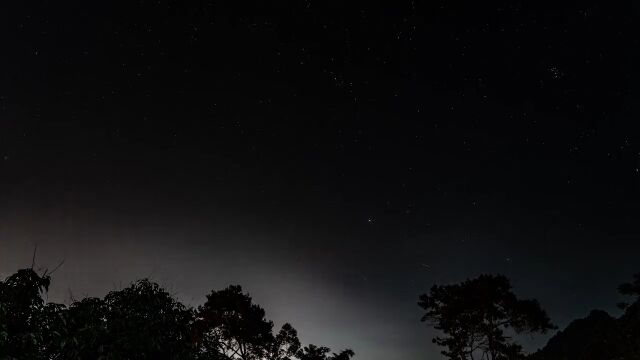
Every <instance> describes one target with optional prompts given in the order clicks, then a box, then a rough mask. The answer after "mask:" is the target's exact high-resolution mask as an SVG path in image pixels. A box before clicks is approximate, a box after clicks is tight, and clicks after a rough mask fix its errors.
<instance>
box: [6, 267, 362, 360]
mask: <svg viewBox="0 0 640 360" xmlns="http://www.w3.org/2000/svg"><path fill="white" fill-rule="evenodd" d="M50 282H51V278H50V276H48V275H46V274H44V275H38V273H36V272H35V271H34V270H32V269H23V270H19V271H18V272H17V273H16V274H14V275H11V276H10V277H8V278H7V279H5V280H3V281H0V360H14V359H29V360H54V359H78V360H85V359H86V360H96V359H97V360H164V359H166V360H174V359H179V360H182V359H185V360H186V359H198V360H233V359H242V360H293V359H307V358H304V356H307V355H308V354H309V353H308V352H305V350H303V348H302V347H301V344H300V341H299V340H298V334H297V331H296V330H295V329H294V328H293V326H291V325H290V324H284V325H283V326H282V328H281V329H280V330H279V332H278V333H277V334H274V333H273V323H272V322H271V321H268V320H266V318H265V311H264V309H262V308H261V307H260V306H258V305H256V304H253V302H252V299H251V297H250V296H249V295H248V294H244V293H242V288H240V286H229V287H228V288H226V289H223V290H220V291H213V292H211V294H210V295H209V296H207V301H206V302H205V304H203V305H202V306H200V307H199V308H198V309H197V311H196V310H194V309H192V308H189V307H186V306H185V305H183V304H182V303H180V302H179V301H178V300H176V299H175V298H174V297H173V296H172V295H171V294H170V293H168V292H167V291H166V290H164V289H163V288H162V287H160V286H159V285H158V284H156V283H154V282H151V281H149V280H147V279H143V280H139V281H137V282H135V283H133V284H131V285H130V286H128V287H126V288H124V289H121V290H117V291H111V292H110V293H108V294H107V295H106V296H105V297H104V298H103V299H100V298H85V299H81V300H78V301H74V302H73V303H72V304H71V305H69V306H68V307H67V306H64V305H60V304H55V303H49V302H46V301H45V299H44V295H45V294H46V292H47V291H48V289H49V285H50ZM311 346H312V345H311ZM313 348H314V349H315V347H313ZM304 349H309V347H306V348H304ZM321 349H322V350H323V351H324V352H323V353H322V356H324V357H317V358H313V359H322V360H349V359H350V358H351V357H352V356H353V352H352V351H351V350H346V351H343V352H341V353H340V354H337V355H336V354H333V355H331V356H327V354H328V353H329V351H330V350H329V349H328V348H325V347H322V348H321Z"/></svg>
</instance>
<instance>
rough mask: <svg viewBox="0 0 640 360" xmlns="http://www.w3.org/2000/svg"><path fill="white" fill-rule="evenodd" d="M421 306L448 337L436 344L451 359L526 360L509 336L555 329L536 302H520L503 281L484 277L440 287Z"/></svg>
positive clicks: (422, 297)
mask: <svg viewBox="0 0 640 360" xmlns="http://www.w3.org/2000/svg"><path fill="white" fill-rule="evenodd" d="M418 305H419V306H420V307H421V308H422V309H424V310H425V311H426V313H425V314H424V316H423V317H422V321H426V322H429V323H430V324H431V325H433V326H434V327H435V328H436V329H437V330H440V331H441V332H442V333H443V334H444V336H443V337H436V338H434V339H433V342H434V343H436V344H438V345H440V346H442V347H445V350H443V351H442V354H443V355H445V356H447V357H448V358H450V359H455V360H466V359H474V356H476V355H481V356H482V358H483V359H488V360H503V359H505V360H506V359H509V360H511V359H519V358H522V356H523V355H522V350H521V347H520V346H519V345H518V344H516V343H515V342H514V341H513V339H512V337H511V336H509V334H521V333H534V332H540V333H544V332H546V331H548V330H550V329H553V328H554V326H553V325H552V324H551V321H550V319H549V317H548V316H547V314H546V313H545V312H544V310H542V308H541V307H540V305H539V304H538V302H537V301H535V300H520V299H518V298H517V297H516V296H515V294H514V293H513V292H512V289H511V284H510V283H509V280H508V279H507V278H506V277H504V276H501V275H498V276H492V275H481V276H480V277H478V278H476V279H471V280H466V281H464V282H462V283H460V284H454V285H444V286H438V285H435V286H433V287H432V288H431V291H430V293H429V294H423V295H422V296H420V301H419V303H418Z"/></svg>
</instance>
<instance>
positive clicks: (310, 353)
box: [298, 344, 354, 360]
mask: <svg viewBox="0 0 640 360" xmlns="http://www.w3.org/2000/svg"><path fill="white" fill-rule="evenodd" d="M330 352H331V349H329V348H327V347H324V346H316V345H313V344H311V345H309V346H305V347H304V348H303V349H302V350H301V351H300V353H299V355H298V358H299V359H300V360H349V359H351V357H352V356H354V353H353V351H351V350H344V351H342V352H340V353H338V354H336V353H333V354H331V355H329V353H330Z"/></svg>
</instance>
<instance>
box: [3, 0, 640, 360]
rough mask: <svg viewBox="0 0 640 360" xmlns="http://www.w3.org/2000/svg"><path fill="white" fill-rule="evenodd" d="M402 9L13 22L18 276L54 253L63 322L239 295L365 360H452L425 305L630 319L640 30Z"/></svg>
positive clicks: (537, 341)
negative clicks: (232, 287)
mask: <svg viewBox="0 0 640 360" xmlns="http://www.w3.org/2000/svg"><path fill="white" fill-rule="evenodd" d="M187 3H188V4H187ZM387 3H388V4H387V5H379V4H377V2H372V1H316V0H306V1H305V0H285V1H272V2H263V1H231V0H229V1H213V0H200V1H192V2H186V1H185V2H182V1H173V0H159V1H142V0H140V1H127V2H124V1H123V2H111V1H82V2H75V1H62V2H60V1H35V2H30V1H13V2H7V1H5V2H3V4H2V5H0V27H1V31H0V40H1V42H0V44H1V47H0V274H1V275H2V276H6V275H7V274H10V273H12V272H13V271H15V270H16V269H18V268H21V267H28V266H29V265H30V264H31V256H32V253H33V250H34V247H35V246H36V245H37V249H38V250H37V265H38V266H39V267H43V268H44V267H50V268H51V267H54V266H55V265H56V264H57V263H59V262H60V261H61V260H62V259H64V260H65V263H64V265H63V266H62V267H61V268H60V270H58V271H57V272H56V274H55V275H54V279H53V285H52V289H51V292H50V293H49V298H50V299H52V300H56V301H68V300H69V299H70V297H71V296H74V297H76V298H77V297H81V296H85V295H93V296H102V295H104V293H106V292H107V291H109V290H112V289H117V288H120V287H122V286H124V285H126V284H127V283H128V282H130V281H132V280H134V279H137V278H142V277H151V278H152V279H154V280H156V281H158V282H160V283H161V284H163V285H165V286H166V287H167V288H169V289H171V291H173V292H175V293H176V294H177V296H178V297H179V298H180V299H182V300H184V301H185V302H187V303H189V304H193V305H198V304H200V303H202V302H203V300H204V296H205V295H206V294H207V293H208V292H209V291H210V290H211V289H220V288H222V287H224V286H226V285H228V284H236V283H237V284H240V285H242V286H243V288H244V289H245V290H247V291H248V292H250V293H251V295H252V296H253V297H254V299H255V300H256V301H257V302H258V303H259V304H261V305H262V306H264V307H265V308H266V310H267V315H268V317H270V318H272V319H274V320H275V321H276V324H281V323H282V322H283V321H290V322H291V323H292V324H293V325H294V326H295V327H296V328H297V329H298V331H299V333H300V336H301V338H302V340H303V341H304V342H314V343H319V344H324V345H327V346H330V347H332V348H336V349H338V348H344V347H350V348H353V349H354V351H355V352H356V359H362V360H383V359H384V360H387V359H395V360H416V359H440V357H439V355H438V353H439V349H437V347H436V346H435V345H433V344H431V341H430V338H431V336H432V335H433V332H432V330H431V329H430V328H429V327H428V326H426V325H425V324H423V323H420V321H419V319H420V317H421V311H420V309H419V308H418V306H417V305H416V302H417V297H418V295H419V294H421V293H423V292H426V291H428V289H429V288H430V287H431V285H433V284H436V283H437V284H445V283H451V282H457V281H461V280H464V279H466V278H469V277H475V276H477V275H479V274H481V273H502V274H504V275H506V276H508V277H509V278H510V279H511V280H512V283H513V285H514V289H515V292H516V293H517V294H518V295H520V296H522V297H533V298H537V299H538V300H539V301H540V302H541V304H542V306H543V307H544V308H545V309H546V310H547V311H548V313H549V315H550V316H551V318H552V320H553V321H554V322H555V323H556V324H558V325H559V326H560V327H562V326H565V325H566V324H567V323H568V322H569V321H570V320H572V319H574V318H576V317H583V316H585V315H587V314H588V312H589V310H590V309H592V308H604V309H607V310H610V311H612V313H613V314H618V312H617V311H616V310H615V304H616V303H617V302H618V301H619V298H618V296H617V295H616V286H617V285H618V284H619V283H620V282H623V281H626V280H628V279H630V278H631V275H632V274H633V273H634V272H638V271H640V261H638V254H639V253H640V241H639V240H640V238H639V236H640V226H639V225H638V224H640V202H639V200H640V123H639V122H638V121H639V120H640V109H639V108H638V104H640V91H639V88H638V83H639V82H640V79H639V78H638V75H639V71H638V66H637V64H640V62H639V61H640V59H639V56H638V55H639V54H640V51H639V46H640V41H639V39H640V37H638V35H637V34H640V31H639V30H640V29H638V27H639V26H638V25H639V24H640V23H639V22H638V20H639V19H638V17H639V15H640V5H638V3H637V2H631V1H606V2H604V1H601V2H597V1H562V2H555V3H553V4H548V3H546V2H533V1H529V2H522V1H506V0H504V1H475V2H462V1H444V0H441V1H430V2H419V1H390V2H387ZM545 340H546V338H544V337H536V338H525V339H523V341H524V342H525V343H527V344H528V345H527V347H526V348H527V349H529V350H531V349H534V348H536V347H537V346H540V345H542V344H543V343H544V341H545Z"/></svg>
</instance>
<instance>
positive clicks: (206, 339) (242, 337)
mask: <svg viewBox="0 0 640 360" xmlns="http://www.w3.org/2000/svg"><path fill="white" fill-rule="evenodd" d="M197 316H198V318H197V328H198V331H199V334H198V335H199V338H200V341H201V350H202V351H204V352H205V353H220V354H223V355H224V356H225V358H228V359H241V360H253V359H262V358H264V357H266V355H267V351H268V345H269V344H272V343H273V340H274V339H273V335H272V330H273V323H272V322H271V321H267V320H266V319H265V311H264V309H262V308H261V307H260V306H258V305H255V304H253V302H252V299H251V297H250V296H249V295H247V294H243V293H242V288H241V287H240V286H229V287H227V288H226V289H224V290H220V291H212V292H211V294H209V295H207V301H206V302H205V303H204V305H202V306H200V307H199V308H198V314H197ZM296 340H297V337H296Z"/></svg>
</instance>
